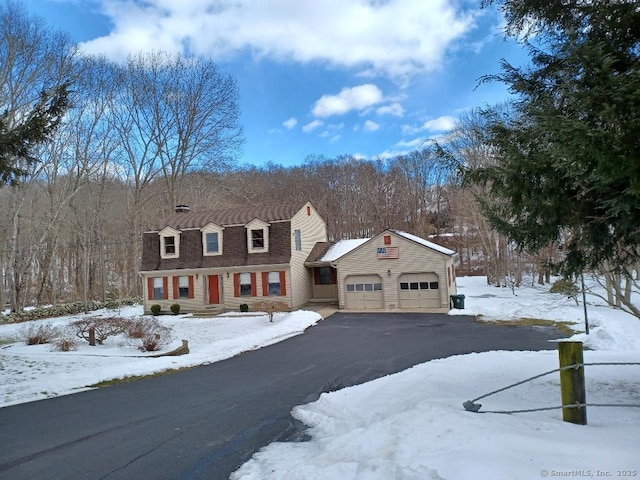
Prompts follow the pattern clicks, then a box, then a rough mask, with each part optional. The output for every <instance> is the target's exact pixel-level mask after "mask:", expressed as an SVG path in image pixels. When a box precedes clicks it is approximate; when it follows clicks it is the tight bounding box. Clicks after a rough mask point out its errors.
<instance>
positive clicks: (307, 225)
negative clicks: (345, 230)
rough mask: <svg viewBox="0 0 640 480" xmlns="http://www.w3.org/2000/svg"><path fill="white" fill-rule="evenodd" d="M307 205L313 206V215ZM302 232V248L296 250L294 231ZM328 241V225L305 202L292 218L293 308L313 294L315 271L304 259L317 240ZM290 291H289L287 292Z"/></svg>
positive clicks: (303, 303) (303, 302)
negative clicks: (309, 212)
mask: <svg viewBox="0 0 640 480" xmlns="http://www.w3.org/2000/svg"><path fill="white" fill-rule="evenodd" d="M307 206H310V207H311V215H307ZM296 230H300V231H301V233H302V250H301V251H296V242H295V237H294V232H295V231H296ZM326 241H327V225H326V223H325V222H324V220H323V219H322V217H320V215H319V214H318V212H317V211H316V209H315V208H314V207H313V206H312V205H311V204H310V203H307V204H305V205H304V206H303V207H302V208H301V209H300V210H299V211H298V212H297V213H296V214H295V215H294V216H293V218H292V219H291V272H290V274H291V283H292V288H291V292H292V294H293V295H292V297H291V304H292V307H293V308H298V307H301V306H302V305H305V304H306V303H307V302H308V301H309V299H310V298H311V297H312V295H313V271H312V270H311V269H310V268H306V267H305V266H304V261H305V260H306V259H307V257H308V256H309V253H311V250H312V249H313V247H314V245H315V244H316V242H326ZM287 293H288V292H287Z"/></svg>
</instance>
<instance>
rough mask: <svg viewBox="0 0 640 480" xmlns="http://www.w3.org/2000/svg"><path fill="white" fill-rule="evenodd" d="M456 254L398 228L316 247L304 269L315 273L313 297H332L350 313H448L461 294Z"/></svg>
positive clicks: (319, 298) (317, 298) (318, 298)
mask: <svg viewBox="0 0 640 480" xmlns="http://www.w3.org/2000/svg"><path fill="white" fill-rule="evenodd" d="M456 257H457V254H456V253H455V252H454V251H452V250H449V249H447V248H444V247H442V246H440V245H437V244H435V243H432V242H429V241H427V240H424V239H422V238H420V237H416V236H415V235H411V234H409V233H406V232H402V231H399V230H385V231H384V232H382V233H380V234H379V235H377V236H375V237H373V238H369V239H357V240H341V241H339V242H337V243H335V244H330V243H320V244H317V245H316V246H315V248H314V249H313V250H312V252H311V254H310V255H309V257H308V258H307V261H306V262H305V265H306V266H307V267H309V268H311V269H312V270H313V272H314V275H313V280H314V281H313V297H312V299H315V300H317V301H320V300H321V299H326V298H334V299H335V300H336V303H337V304H338V305H339V307H340V308H344V309H349V310H365V309H384V310H394V309H402V310H416V311H425V310H430V311H448V310H449V308H450V297H451V295H456V294H457V287H456V277H455V266H454V262H455V259H456Z"/></svg>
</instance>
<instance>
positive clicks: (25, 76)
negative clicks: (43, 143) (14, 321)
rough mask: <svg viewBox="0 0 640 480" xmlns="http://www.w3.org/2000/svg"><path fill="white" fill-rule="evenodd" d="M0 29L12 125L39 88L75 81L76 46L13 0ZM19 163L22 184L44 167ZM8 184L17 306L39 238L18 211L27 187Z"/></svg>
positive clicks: (3, 92) (8, 256) (0, 96)
mask: <svg viewBox="0 0 640 480" xmlns="http://www.w3.org/2000/svg"><path fill="white" fill-rule="evenodd" d="M0 31H1V33H2V35H1V36H0V106H1V107H2V109H3V110H4V111H5V112H6V113H5V117H4V121H5V122H6V125H7V126H8V128H12V126H14V125H17V124H19V122H20V121H22V120H23V119H24V118H26V117H27V116H28V115H29V112H30V111H32V110H33V108H34V106H35V105H37V103H38V101H39V100H40V99H41V98H42V97H41V92H43V91H47V90H55V89H59V88H61V87H63V86H65V85H67V84H69V83H72V82H73V80H74V76H75V73H76V71H75V63H74V61H75V58H76V57H77V47H76V46H75V45H74V44H73V43H72V42H71V41H70V39H69V38H68V37H67V36H66V35H64V34H62V33H58V32H53V31H51V30H49V29H48V28H47V27H46V26H45V24H44V23H43V22H42V20H41V19H39V18H38V17H34V16H30V15H28V14H27V12H26V11H25V10H24V8H23V7H22V6H21V4H19V3H17V2H13V1H8V2H6V3H5V4H4V5H0ZM33 153H34V152H31V153H30V154H33ZM17 161H18V162H20V163H19V164H18V167H19V169H20V174H21V177H22V178H21V180H22V181H23V182H29V181H34V180H35V179H36V177H37V175H38V173H39V172H40V171H42V169H43V168H44V165H43V163H41V162H34V161H30V160H29V159H27V158H24V159H23V160H21V159H17ZM8 188H10V194H9V195H8V197H9V198H7V200H8V211H9V218H8V219H7V223H6V225H7V226H8V228H7V232H6V237H5V241H6V247H5V249H4V250H5V259H4V262H3V263H4V265H5V268H6V269H7V270H6V271H8V273H9V275H8V276H7V279H6V280H7V285H8V290H9V300H10V304H11V308H12V309H14V310H20V309H22V308H23V307H24V302H25V293H26V291H27V289H28V287H29V282H30V281H31V280H32V278H31V277H30V274H31V266H30V262H31V258H32V255H33V253H34V251H33V248H34V246H35V245H37V240H38V238H37V235H35V234H34V233H35V232H33V231H30V228H31V227H32V226H33V222H30V221H29V220H30V219H29V217H27V216H26V215H22V211H23V208H25V207H28V204H27V200H28V197H29V192H28V189H27V188H26V187H24V186H22V187H21V186H13V187H8Z"/></svg>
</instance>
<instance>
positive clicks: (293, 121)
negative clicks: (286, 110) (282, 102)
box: [282, 117, 298, 130]
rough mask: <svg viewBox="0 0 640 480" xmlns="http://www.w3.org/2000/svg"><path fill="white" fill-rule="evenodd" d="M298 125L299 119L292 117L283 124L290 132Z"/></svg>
mask: <svg viewBox="0 0 640 480" xmlns="http://www.w3.org/2000/svg"><path fill="white" fill-rule="evenodd" d="M297 124H298V119H297V118H295V117H291V118H290V119H289V120H286V121H284V122H282V125H284V126H285V127H286V128H288V129H289V130H291V129H292V128H293V127H295V126H296V125H297Z"/></svg>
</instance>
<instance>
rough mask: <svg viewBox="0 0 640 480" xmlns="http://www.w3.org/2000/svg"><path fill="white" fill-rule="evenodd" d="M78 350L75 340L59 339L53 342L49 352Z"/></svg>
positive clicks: (68, 338) (69, 338)
mask: <svg viewBox="0 0 640 480" xmlns="http://www.w3.org/2000/svg"><path fill="white" fill-rule="evenodd" d="M77 349H78V342H76V340H75V338H71V337H67V336H65V337H60V338H58V339H57V340H56V341H55V342H53V346H52V348H51V350H53V351H57V352H71V351H75V350H77Z"/></svg>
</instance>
